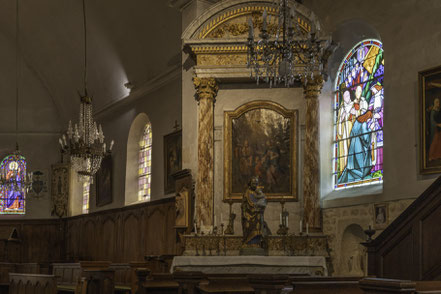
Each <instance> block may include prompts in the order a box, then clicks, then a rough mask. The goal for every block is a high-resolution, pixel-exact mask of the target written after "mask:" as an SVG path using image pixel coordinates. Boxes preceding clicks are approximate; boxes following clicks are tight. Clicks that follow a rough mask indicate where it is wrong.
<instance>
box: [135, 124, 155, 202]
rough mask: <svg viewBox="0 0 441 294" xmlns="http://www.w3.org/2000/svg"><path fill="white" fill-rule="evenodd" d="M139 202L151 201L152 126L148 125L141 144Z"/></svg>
mask: <svg viewBox="0 0 441 294" xmlns="http://www.w3.org/2000/svg"><path fill="white" fill-rule="evenodd" d="M139 148H140V149H139V167H138V175H139V178H138V185H139V192H138V200H140V201H146V200H147V201H148V200H150V193H151V180H152V125H151V124H147V125H146V126H145V128H144V133H143V135H142V137H141V140H140V142H139Z"/></svg>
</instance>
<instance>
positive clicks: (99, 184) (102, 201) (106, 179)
mask: <svg viewBox="0 0 441 294" xmlns="http://www.w3.org/2000/svg"><path fill="white" fill-rule="evenodd" d="M112 201H113V195H112V156H111V155H107V156H106V157H104V158H103V161H102V162H101V168H100V169H99V170H98V171H97V173H96V206H97V207H99V206H103V205H106V204H110V203H112Z"/></svg>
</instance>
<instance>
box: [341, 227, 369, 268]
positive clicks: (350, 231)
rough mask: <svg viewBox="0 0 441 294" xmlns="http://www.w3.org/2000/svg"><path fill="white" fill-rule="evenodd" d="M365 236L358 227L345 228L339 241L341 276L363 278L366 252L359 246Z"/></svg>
mask: <svg viewBox="0 0 441 294" xmlns="http://www.w3.org/2000/svg"><path fill="white" fill-rule="evenodd" d="M364 241H365V234H364V232H363V229H362V228H361V226H360V225H357V224H351V225H349V226H348V227H346V229H345V231H344V233H343V237H342V240H341V256H340V269H341V275H345V276H359V277H360V276H364V275H365V264H366V258H365V256H366V252H365V249H364V247H363V245H361V244H360V243H361V242H364Z"/></svg>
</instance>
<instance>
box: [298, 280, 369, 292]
mask: <svg viewBox="0 0 441 294" xmlns="http://www.w3.org/2000/svg"><path fill="white" fill-rule="evenodd" d="M360 279H362V278H361V277H294V278H291V284H292V287H293V290H294V292H293V293H296V294H297V293H299V294H333V293H338V294H363V293H364V292H363V291H362V290H361V289H360V287H359V285H358V281H359V280H360Z"/></svg>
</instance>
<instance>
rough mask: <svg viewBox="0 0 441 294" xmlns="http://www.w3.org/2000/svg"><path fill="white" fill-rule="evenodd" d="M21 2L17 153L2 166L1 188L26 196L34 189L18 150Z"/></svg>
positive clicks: (16, 65)
mask: <svg viewBox="0 0 441 294" xmlns="http://www.w3.org/2000/svg"><path fill="white" fill-rule="evenodd" d="M18 3H19V1H18V0H17V1H16V4H15V5H16V11H15V12H16V14H15V19H16V28H15V29H16V31H15V32H16V35H15V43H16V44H15V50H16V51H15V67H16V71H15V74H16V85H15V140H16V143H15V144H16V145H15V152H14V154H13V155H11V156H12V157H13V158H10V157H9V159H12V160H6V161H4V163H2V165H1V166H0V170H1V173H0V188H2V189H6V190H7V191H9V192H20V193H23V194H26V193H27V192H29V190H30V188H31V187H32V173H27V172H26V160H25V158H24V156H23V155H21V153H20V150H19V148H18V99H19V91H18V85H19V80H20V75H19V74H20V71H19V70H18V69H19V55H18V52H20V48H19V46H20V42H19V33H20V30H19V29H20V27H19V14H18V11H19V6H18ZM6 163H7V164H8V166H3V164H6Z"/></svg>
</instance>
